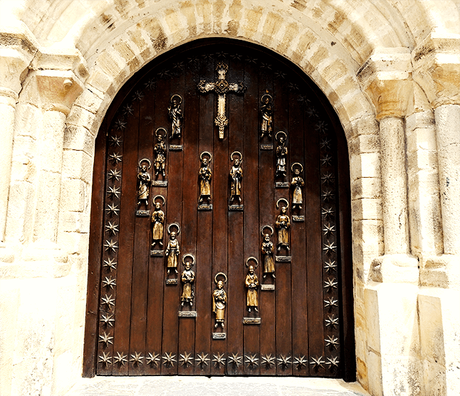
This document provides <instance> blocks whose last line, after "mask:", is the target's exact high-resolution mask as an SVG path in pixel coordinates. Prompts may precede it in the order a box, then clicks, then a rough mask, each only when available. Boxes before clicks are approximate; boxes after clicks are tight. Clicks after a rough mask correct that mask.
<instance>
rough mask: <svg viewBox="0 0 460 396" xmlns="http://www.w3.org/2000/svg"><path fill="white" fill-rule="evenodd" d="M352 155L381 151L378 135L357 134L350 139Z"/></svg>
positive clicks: (349, 146) (349, 150)
mask: <svg viewBox="0 0 460 396" xmlns="http://www.w3.org/2000/svg"><path fill="white" fill-rule="evenodd" d="M348 152H349V153H350V155H359V154H364V153H378V152H380V139H379V137H378V135H357V136H355V137H353V138H352V139H349V140H348Z"/></svg>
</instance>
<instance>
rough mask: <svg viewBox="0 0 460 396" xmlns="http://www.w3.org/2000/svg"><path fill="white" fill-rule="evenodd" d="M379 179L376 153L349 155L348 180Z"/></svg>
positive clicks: (378, 157) (378, 158)
mask: <svg viewBox="0 0 460 396" xmlns="http://www.w3.org/2000/svg"><path fill="white" fill-rule="evenodd" d="M361 177H380V156H379V154H378V153H366V154H359V155H350V178H351V180H356V179H358V178H361Z"/></svg>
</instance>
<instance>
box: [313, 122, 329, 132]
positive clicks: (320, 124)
mask: <svg viewBox="0 0 460 396" xmlns="http://www.w3.org/2000/svg"><path fill="white" fill-rule="evenodd" d="M315 129H316V130H317V131H319V132H320V133H326V132H327V130H328V126H327V124H326V121H318V122H317V123H316V125H315Z"/></svg>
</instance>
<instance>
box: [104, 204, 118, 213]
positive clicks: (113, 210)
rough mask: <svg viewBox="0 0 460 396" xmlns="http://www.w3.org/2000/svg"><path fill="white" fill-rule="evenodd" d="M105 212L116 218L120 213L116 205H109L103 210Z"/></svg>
mask: <svg viewBox="0 0 460 396" xmlns="http://www.w3.org/2000/svg"><path fill="white" fill-rule="evenodd" d="M105 211H106V212H107V214H108V215H110V216H112V215H115V216H118V212H119V211H120V208H119V207H118V205H115V204H109V206H107V208H106V209H105Z"/></svg>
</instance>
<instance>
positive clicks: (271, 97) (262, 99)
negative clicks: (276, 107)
mask: <svg viewBox="0 0 460 396" xmlns="http://www.w3.org/2000/svg"><path fill="white" fill-rule="evenodd" d="M266 96H268V97H269V98H270V102H273V96H271V95H270V94H269V93H265V94H263V95H262V97H261V98H260V101H261V102H262V103H263V102H264V98H265V97H266Z"/></svg>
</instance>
